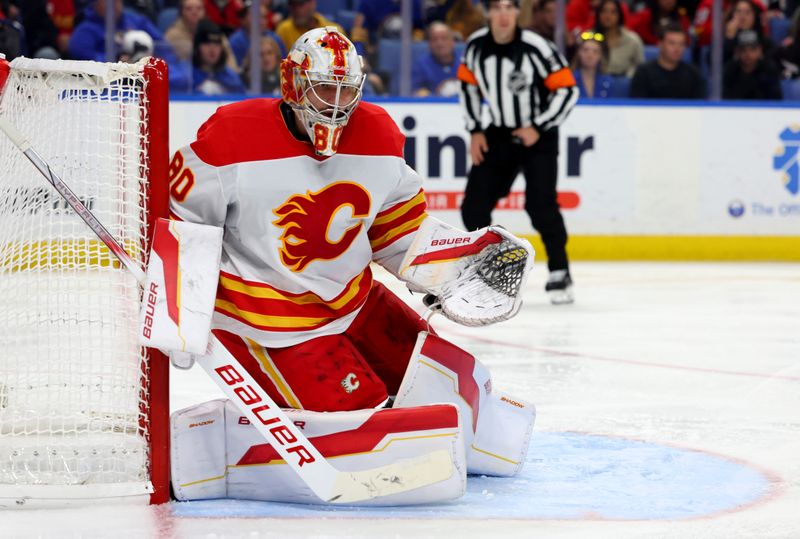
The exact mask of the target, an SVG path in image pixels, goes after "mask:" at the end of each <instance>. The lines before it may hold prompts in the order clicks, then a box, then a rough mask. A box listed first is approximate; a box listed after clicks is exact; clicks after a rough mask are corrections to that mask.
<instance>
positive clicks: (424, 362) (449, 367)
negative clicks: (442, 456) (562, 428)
mask: <svg viewBox="0 0 800 539" xmlns="http://www.w3.org/2000/svg"><path fill="white" fill-rule="evenodd" d="M434 402H451V403H453V404H455V405H456V406H458V408H459V411H460V413H461V418H462V424H463V426H464V429H463V430H464V443H465V446H466V454H467V471H468V472H469V473H474V474H485V475H496V476H512V475H516V474H517V473H518V472H519V471H520V470H521V469H522V465H523V463H524V462H525V456H526V455H527V452H528V445H529V444H530V437H531V432H532V430H533V424H534V422H535V420H536V409H535V407H534V406H533V405H532V404H530V403H527V402H524V401H522V400H521V399H515V398H512V397H509V396H508V395H506V394H504V393H502V392H494V391H493V390H492V382H491V377H490V375H489V371H488V370H487V369H486V367H484V366H483V364H482V363H481V362H480V361H477V360H476V359H475V358H474V357H473V356H472V355H471V354H469V353H468V352H465V351H464V350H461V349H460V348H458V347H457V346H455V345H454V344H452V343H449V342H447V341H445V340H444V339H442V338H440V337H437V336H435V335H431V334H429V333H426V332H421V333H420V334H419V337H418V338H417V343H416V346H415V347H414V351H413V353H412V357H411V360H410V361H409V364H408V370H407V371H406V374H405V376H404V377H403V382H402V383H401V384H400V389H399V390H398V392H397V397H396V399H395V403H394V407H395V408H403V407H406V406H421V405H424V404H429V403H434Z"/></svg>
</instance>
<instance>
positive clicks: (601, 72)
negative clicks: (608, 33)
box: [572, 31, 614, 99]
mask: <svg viewBox="0 0 800 539" xmlns="http://www.w3.org/2000/svg"><path fill="white" fill-rule="evenodd" d="M607 63H608V44H607V42H606V38H605V36H604V35H603V34H601V33H599V32H592V31H587V32H583V33H582V34H581V35H580V39H579V40H578V49H577V51H576V52H575V58H574V59H573V61H572V73H573V75H574V76H575V84H576V85H577V86H578V89H579V90H580V92H581V97H583V98H588V99H596V98H606V97H609V96H610V95H611V87H612V86H613V84H614V80H613V79H612V78H611V77H610V76H608V75H606V74H605V66H606V64H607Z"/></svg>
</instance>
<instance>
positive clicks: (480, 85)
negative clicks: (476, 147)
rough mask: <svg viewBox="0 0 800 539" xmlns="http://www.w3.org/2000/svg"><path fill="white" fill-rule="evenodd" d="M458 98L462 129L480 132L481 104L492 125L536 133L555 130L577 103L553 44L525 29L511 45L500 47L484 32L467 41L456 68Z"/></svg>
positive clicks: (571, 82) (572, 80) (568, 73)
mask: <svg viewBox="0 0 800 539" xmlns="http://www.w3.org/2000/svg"><path fill="white" fill-rule="evenodd" d="M458 78H459V80H460V81H461V88H460V92H459V99H460V101H461V106H462V107H463V109H464V112H465V119H466V123H467V129H468V130H469V131H470V132H471V133H475V132H477V131H481V105H482V102H483V99H484V98H486V101H487V103H488V105H489V112H490V113H491V118H492V124H493V125H495V126H497V127H507V128H510V129H516V128H518V127H530V126H533V127H535V128H536V130H537V131H539V133H544V132H545V131H547V130H548V129H552V128H554V127H558V126H559V125H561V123H562V122H563V121H564V119H565V118H566V117H567V115H568V114H569V113H570V111H571V110H572V107H574V106H575V102H576V101H577V100H578V94H579V91H578V88H577V86H575V78H574V77H573V76H572V71H570V69H569V67H568V66H567V61H566V60H565V59H564V57H563V56H562V55H561V53H559V52H558V50H557V49H556V47H555V45H554V44H553V43H552V42H551V41H548V40H547V39H545V38H543V37H542V36H540V35H539V34H537V33H535V32H532V31H530V30H521V29H517V35H516V36H515V37H514V40H513V41H511V42H510V43H507V44H504V45H499V44H498V43H496V42H495V41H494V39H493V38H492V33H491V32H490V31H489V28H488V27H486V28H482V29H480V30H478V31H477V32H475V33H474V34H472V35H471V36H470V38H469V40H468V41H467V46H466V48H465V50H464V57H463V59H462V62H461V65H460V66H459V68H458Z"/></svg>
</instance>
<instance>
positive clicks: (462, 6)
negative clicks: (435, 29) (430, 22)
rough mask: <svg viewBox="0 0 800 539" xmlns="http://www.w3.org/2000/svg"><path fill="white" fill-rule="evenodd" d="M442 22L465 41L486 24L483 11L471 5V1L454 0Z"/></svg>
mask: <svg viewBox="0 0 800 539" xmlns="http://www.w3.org/2000/svg"><path fill="white" fill-rule="evenodd" d="M444 22H445V23H446V24H447V26H449V27H450V28H451V29H452V30H453V31H454V32H455V33H456V34H457V35H458V36H459V37H460V38H461V39H462V40H466V39H467V38H468V37H469V36H471V35H472V34H473V33H474V32H475V31H476V30H479V29H480V28H483V26H484V25H485V24H486V17H485V16H484V14H483V10H482V9H481V8H480V7H479V6H478V5H475V4H473V3H472V0H456V1H455V2H453V5H452V7H451V8H450V9H449V10H448V11H447V15H445V18H444Z"/></svg>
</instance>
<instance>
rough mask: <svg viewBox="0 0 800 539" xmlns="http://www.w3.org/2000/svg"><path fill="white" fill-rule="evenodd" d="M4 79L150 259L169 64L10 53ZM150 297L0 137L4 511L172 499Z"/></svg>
mask: <svg viewBox="0 0 800 539" xmlns="http://www.w3.org/2000/svg"><path fill="white" fill-rule="evenodd" d="M6 77H7V80H6V81H5V84H4V85H3V79H4V78H6ZM0 88H1V90H0V91H2V96H1V97H0V114H2V115H3V116H4V117H5V118H6V119H7V120H9V122H10V123H11V124H12V125H14V126H16V127H17V129H19V130H20V131H21V132H22V133H23V135H25V136H26V137H27V138H28V139H29V140H30V142H31V147H32V148H33V149H34V150H36V151H37V152H38V153H39V154H40V155H42V157H44V159H45V160H46V161H47V162H48V163H49V165H50V166H51V168H52V169H53V170H54V171H56V173H57V174H59V176H61V178H63V179H64V181H65V182H66V183H67V184H68V185H69V186H70V187H71V188H72V190H73V191H74V192H75V193H76V194H77V196H78V198H80V199H81V201H82V202H83V203H84V204H85V205H86V206H87V207H88V208H89V209H91V211H92V212H93V213H94V214H95V215H96V216H97V217H98V218H99V220H100V221H101V222H102V223H103V224H104V225H105V226H106V228H107V229H108V230H109V231H110V232H111V233H112V234H113V235H114V237H116V238H117V240H118V241H119V242H120V243H121V244H122V245H123V246H124V247H125V248H126V250H127V251H128V253H129V254H130V255H131V256H132V257H133V258H134V259H135V260H136V261H138V262H139V263H140V264H141V265H142V267H144V264H145V258H146V255H147V250H148V236H149V231H150V228H151V227H150V225H151V224H152V223H153V221H154V219H155V218H157V217H159V216H163V215H164V213H165V210H166V192H167V185H166V167H167V160H168V155H167V152H168V148H167V145H168V141H167V107H168V103H167V100H168V95H167V77H166V67H165V64H164V63H163V62H162V61H160V60H154V59H149V60H145V61H142V62H140V63H138V64H101V63H95V62H64V61H48V60H30V59H24V58H20V59H16V60H14V61H13V62H11V63H10V64H8V63H6V62H5V61H4V60H0ZM139 300H140V291H139V287H138V285H137V283H136V280H135V279H134V278H133V277H132V276H131V275H130V274H129V273H128V272H127V271H125V269H123V268H121V267H120V265H119V264H118V263H117V262H116V261H115V259H114V257H113V256H112V255H111V254H110V252H109V250H108V249H107V248H106V247H105V246H104V245H103V244H102V243H101V242H100V241H99V240H98V239H97V238H96V237H95V236H94V234H93V233H92V231H91V230H90V229H89V228H88V227H87V226H86V225H85V224H84V223H83V222H82V221H81V220H80V218H79V217H77V216H76V215H75V214H74V212H73V211H72V210H71V209H70V208H69V207H68V206H67V205H66V203H65V202H64V201H62V199H61V198H60V197H59V195H58V193H56V191H55V190H54V189H53V188H52V187H51V186H50V185H49V184H48V183H47V182H46V181H45V180H44V178H43V177H42V176H41V175H40V174H39V172H38V171H37V170H36V169H35V168H34V167H33V166H32V165H31V164H30V163H29V162H28V161H27V159H26V158H25V156H24V155H23V154H22V153H21V152H20V151H19V150H18V149H17V148H15V147H14V146H13V145H12V144H11V142H10V141H9V140H8V138H7V137H6V136H5V135H4V134H2V133H0V507H2V506H14V505H25V504H35V503H36V502H38V503H64V502H69V501H76V500H90V499H95V498H101V499H103V501H104V502H108V501H110V500H122V499H124V500H150V501H151V502H153V503H160V502H162V501H165V500H166V499H168V485H167V482H168V472H167V470H168V464H167V458H168V455H167V437H168V414H169V409H168V401H167V397H166V395H167V391H168V382H167V373H168V363H167V361H166V360H165V358H164V357H163V356H161V355H160V354H158V353H157V352H154V351H149V350H147V349H143V348H142V347H140V346H139V344H138V339H137V337H138V329H137V320H138V316H137V313H138V309H139Z"/></svg>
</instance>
